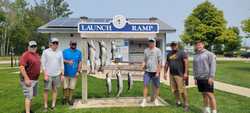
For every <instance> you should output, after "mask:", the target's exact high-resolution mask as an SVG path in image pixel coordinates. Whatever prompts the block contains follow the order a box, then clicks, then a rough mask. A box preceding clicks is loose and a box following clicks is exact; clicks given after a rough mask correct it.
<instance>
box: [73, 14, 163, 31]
mask: <svg viewBox="0 0 250 113" xmlns="http://www.w3.org/2000/svg"><path fill="white" fill-rule="evenodd" d="M78 32H79V33H159V26H158V24H157V23H129V22H128V21H126V18H124V17H123V16H122V15H117V16H115V17H114V18H113V20H112V21H110V22H109V23H88V22H87V23H79V24H78Z"/></svg>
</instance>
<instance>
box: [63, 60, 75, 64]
mask: <svg viewBox="0 0 250 113" xmlns="http://www.w3.org/2000/svg"><path fill="white" fill-rule="evenodd" d="M63 62H64V64H69V65H72V64H73V63H74V59H73V60H71V61H68V60H65V59H63Z"/></svg>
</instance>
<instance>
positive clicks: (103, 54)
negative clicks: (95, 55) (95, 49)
mask: <svg viewBox="0 0 250 113" xmlns="http://www.w3.org/2000/svg"><path fill="white" fill-rule="evenodd" d="M98 43H99V46H100V54H99V58H100V60H101V64H100V68H99V69H98V72H102V73H103V72H104V66H105V65H106V60H107V48H106V45H105V43H104V41H103V40H102V41H101V42H98Z"/></svg>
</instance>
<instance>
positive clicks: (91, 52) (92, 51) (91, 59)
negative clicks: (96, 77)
mask: <svg viewBox="0 0 250 113" xmlns="http://www.w3.org/2000/svg"><path fill="white" fill-rule="evenodd" d="M95 54H96V51H95V45H94V43H93V41H92V40H90V43H89V42H88V59H89V63H90V71H89V74H95V66H96V64H95V59H96V58H95Z"/></svg>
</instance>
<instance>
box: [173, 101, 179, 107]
mask: <svg viewBox="0 0 250 113" xmlns="http://www.w3.org/2000/svg"><path fill="white" fill-rule="evenodd" d="M177 107H181V104H178V103H177V102H176V104H175V105H174V106H173V108H177Z"/></svg>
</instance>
